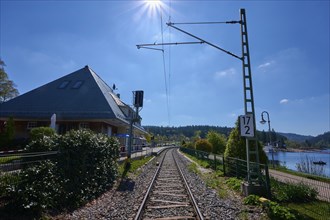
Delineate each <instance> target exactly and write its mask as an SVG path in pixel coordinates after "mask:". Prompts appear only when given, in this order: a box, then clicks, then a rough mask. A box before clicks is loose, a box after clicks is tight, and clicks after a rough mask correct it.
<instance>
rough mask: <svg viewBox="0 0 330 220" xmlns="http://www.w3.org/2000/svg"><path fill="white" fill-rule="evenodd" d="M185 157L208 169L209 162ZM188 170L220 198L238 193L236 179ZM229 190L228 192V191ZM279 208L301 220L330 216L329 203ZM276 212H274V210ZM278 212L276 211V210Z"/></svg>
mask: <svg viewBox="0 0 330 220" xmlns="http://www.w3.org/2000/svg"><path fill="white" fill-rule="evenodd" d="M185 155H186V156H187V157H189V158H190V159H192V160H193V161H195V162H196V163H197V164H199V165H200V166H202V167H204V168H209V167H210V163H209V161H203V160H200V159H198V158H196V157H194V156H191V155H188V154H185ZM188 169H189V170H190V171H192V172H195V173H197V174H199V175H200V176H201V177H202V179H203V180H204V181H205V183H206V184H207V186H209V187H211V188H213V189H215V190H216V191H217V192H218V194H219V196H220V197H221V198H226V197H228V196H231V192H232V191H231V190H234V191H236V192H237V191H240V183H241V180H239V179H237V178H226V177H224V176H223V173H222V172H220V171H216V172H210V173H201V172H200V171H199V169H198V166H197V165H196V164H195V163H192V164H191V165H189V167H188ZM278 170H280V171H283V172H287V173H290V174H294V175H298V173H297V172H294V171H290V170H288V169H286V168H281V169H278ZM299 176H303V177H306V178H309V179H317V180H319V181H323V182H327V183H329V182H330V179H328V178H323V177H315V176H312V175H308V174H299ZM228 189H230V190H228ZM280 205H281V207H287V208H289V209H290V210H291V211H292V213H294V215H295V216H296V219H302V220H317V219H320V220H322V219H327V218H328V217H329V216H330V203H328V202H323V201H318V200H316V201H310V202H304V203H302V202H295V203H293V202H290V203H281V204H280ZM275 211H276V210H275ZM277 211H278V210H277ZM240 217H241V219H245V218H246V213H244V212H243V213H242V216H240Z"/></svg>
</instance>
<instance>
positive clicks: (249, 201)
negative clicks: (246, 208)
mask: <svg viewBox="0 0 330 220" xmlns="http://www.w3.org/2000/svg"><path fill="white" fill-rule="evenodd" d="M259 199H260V197H259V196H257V195H249V196H247V197H245V198H244V199H243V203H244V205H260V201H259Z"/></svg>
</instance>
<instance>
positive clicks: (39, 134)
mask: <svg viewBox="0 0 330 220" xmlns="http://www.w3.org/2000/svg"><path fill="white" fill-rule="evenodd" d="M54 135H55V130H54V129H52V128H50V127H38V128H32V129H31V131H30V138H31V140H37V139H41V138H43V137H44V136H47V137H52V136H54Z"/></svg>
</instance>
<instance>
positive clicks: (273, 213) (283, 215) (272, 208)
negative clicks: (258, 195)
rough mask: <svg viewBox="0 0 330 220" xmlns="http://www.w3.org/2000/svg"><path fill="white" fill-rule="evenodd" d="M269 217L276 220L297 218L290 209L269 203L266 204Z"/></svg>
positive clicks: (275, 203)
mask: <svg viewBox="0 0 330 220" xmlns="http://www.w3.org/2000/svg"><path fill="white" fill-rule="evenodd" d="M264 206H265V207H266V210H267V213H268V217H269V218H270V219H276V220H282V219H283V220H294V219H296V216H295V215H294V214H293V213H292V212H291V210H290V209H289V208H286V207H284V206H281V205H279V204H278V203H277V202H272V201H268V202H265V204H264Z"/></svg>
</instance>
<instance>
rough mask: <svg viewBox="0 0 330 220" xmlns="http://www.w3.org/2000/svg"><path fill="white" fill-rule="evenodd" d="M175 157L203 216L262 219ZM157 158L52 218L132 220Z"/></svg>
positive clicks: (237, 199)
mask: <svg viewBox="0 0 330 220" xmlns="http://www.w3.org/2000/svg"><path fill="white" fill-rule="evenodd" d="M177 157H180V158H181V159H180V161H181V164H180V167H181V169H183V172H184V173H185V174H186V175H187V181H188V182H189V185H190V186H191V188H192V191H193V193H194V196H195V199H196V201H197V203H198V205H199V207H200V209H201V212H202V213H203V215H204V216H205V219H217V220H218V219H226V220H227V219H253V220H257V219H265V218H264V217H262V216H263V214H262V213H261V211H260V210H259V209H256V208H251V207H248V206H244V205H243V204H242V202H241V198H240V197H238V196H231V197H230V198H226V199H222V198H219V197H218V196H217V192H215V191H214V190H212V189H210V188H208V187H207V186H206V185H205V183H204V182H203V180H202V179H201V178H200V177H199V176H198V175H197V174H195V173H192V172H189V171H188V168H187V167H188V165H189V164H190V163H191V162H190V161H189V160H188V159H186V158H185V157H183V156H182V155H180V154H177ZM158 160H160V158H159V157H158V158H155V159H153V160H152V161H150V162H149V163H148V164H147V165H145V166H143V167H142V168H141V170H140V171H141V173H140V174H139V175H138V176H131V177H130V178H128V179H124V180H123V181H122V182H121V183H120V182H118V183H117V184H115V187H113V189H111V190H109V191H108V192H106V193H105V194H103V195H102V196H101V197H99V198H98V199H96V200H94V201H92V202H90V203H88V204H87V205H85V206H84V207H82V208H80V209H78V210H76V211H74V212H72V213H69V214H62V215H59V216H56V217H53V219H114V220H116V219H134V216H135V214H136V212H137V210H138V208H139V205H140V203H141V202H142V200H143V196H144V194H145V192H146V190H147V188H148V185H149V183H150V181H151V179H152V176H153V174H154V172H155V170H156V167H157V166H156V162H157V161H158Z"/></svg>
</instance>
